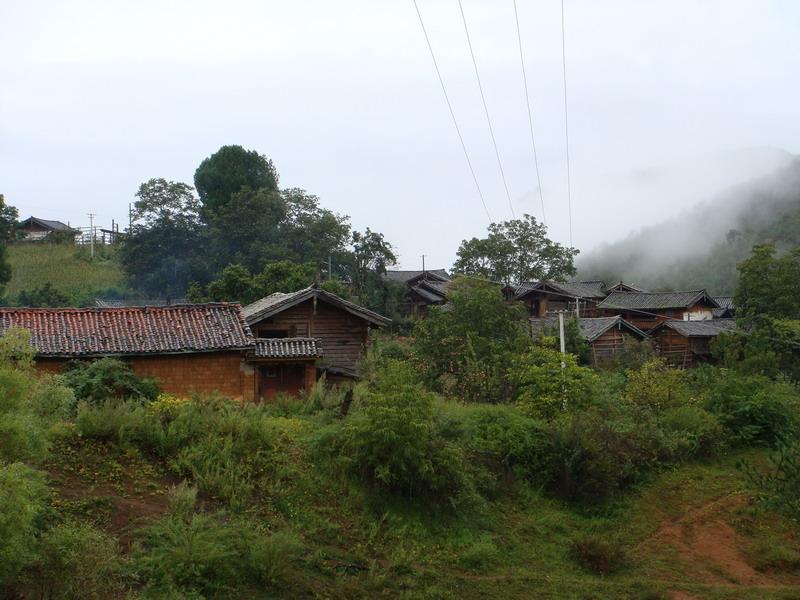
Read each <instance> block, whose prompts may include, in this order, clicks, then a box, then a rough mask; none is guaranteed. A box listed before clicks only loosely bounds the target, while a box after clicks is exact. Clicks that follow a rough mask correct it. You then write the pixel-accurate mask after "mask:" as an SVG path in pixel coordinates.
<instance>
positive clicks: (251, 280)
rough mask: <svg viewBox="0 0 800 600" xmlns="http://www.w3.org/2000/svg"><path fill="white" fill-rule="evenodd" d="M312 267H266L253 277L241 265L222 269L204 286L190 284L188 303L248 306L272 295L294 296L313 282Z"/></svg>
mask: <svg viewBox="0 0 800 600" xmlns="http://www.w3.org/2000/svg"><path fill="white" fill-rule="evenodd" d="M314 275H315V269H314V266H313V265H309V264H297V263H293V262H291V261H288V260H282V261H276V262H272V263H267V264H266V265H265V266H264V269H263V270H262V271H261V273H257V274H255V275H254V274H253V273H251V272H250V270H249V269H248V268H247V267H245V266H242V265H239V264H233V265H228V266H227V267H225V268H224V269H223V270H222V272H221V273H220V276H219V277H218V278H217V279H215V280H214V281H212V282H210V283H209V284H208V285H207V286H205V287H203V286H202V285H200V284H198V283H193V284H192V285H191V286H190V287H189V299H190V300H192V301H193V302H240V303H242V304H249V303H250V302H254V301H256V300H258V299H259V298H263V297H264V296H269V295H270V294H274V293H275V292H295V291H297V290H301V289H303V288H305V287H308V286H309V285H311V284H312V283H313V282H314Z"/></svg>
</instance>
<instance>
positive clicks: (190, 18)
mask: <svg viewBox="0 0 800 600" xmlns="http://www.w3.org/2000/svg"><path fill="white" fill-rule="evenodd" d="M418 2H419V6H420V10H421V12H422V16H423V19H424V21H425V25H426V27H427V29H428V32H429V34H430V37H431V42H432V44H433V48H434V51H435V53H436V56H437V59H438V60H439V62H440V66H441V69H442V74H443V77H444V81H445V85H446V87H447V91H448V93H449V94H450V97H451V100H452V102H453V108H454V110H455V114H456V117H457V119H458V120H459V123H460V125H461V128H462V132H463V134H464V138H465V142H466V145H467V148H468V151H469V153H470V157H471V159H472V161H473V164H474V165H475V171H476V174H477V177H478V180H479V182H480V185H481V187H482V189H483V192H484V195H485V197H486V200H487V204H488V209H489V211H490V214H491V216H492V218H493V219H494V220H505V219H508V218H509V217H510V209H509V206H508V202H507V200H506V196H505V192H504V190H503V186H502V182H501V179H500V175H499V171H498V168H497V163H496V159H495V156H494V150H493V148H492V145H491V139H490V137H489V131H488V128H487V124H486V120H485V117H484V113H483V107H482V105H481V101H480V96H479V93H478V88H477V84H476V81H475V76H474V71H473V66H472V62H471V59H470V55H469V50H468V47H467V42H466V37H465V34H464V27H463V24H462V22H461V15H460V13H459V8H458V3H457V1H456V0H418ZM463 6H464V11H465V14H466V18H467V22H468V25H469V27H470V34H471V36H472V43H473V47H474V50H475V55H476V59H477V63H478V67H479V69H480V74H481V78H482V81H483V86H484V91H485V93H486V100H487V103H488V106H489V111H490V114H491V117H492V119H493V124H494V127H495V134H496V138H497V142H498V146H499V151H500V155H501V158H502V160H503V166H504V168H505V172H506V176H507V180H508V185H509V188H510V191H511V196H512V200H513V206H514V209H515V211H516V213H517V215H519V214H522V213H524V212H528V213H531V214H533V215H535V216H536V217H537V218H541V216H542V211H541V208H540V203H539V196H538V192H537V187H536V175H535V171H534V167H533V158H532V152H531V144H530V136H529V132H528V121H527V112H526V108H525V97H524V90H523V84H522V74H521V70H520V62H519V47H518V45H517V37H516V28H515V24H514V11H513V4H512V1H511V0H494V1H492V2H489V1H488V0H485V1H478V0H463ZM518 8H519V16H520V25H521V29H522V38H523V47H524V53H525V54H524V55H525V60H526V67H527V71H528V83H529V87H530V92H531V99H532V102H533V110H534V126H535V133H536V144H537V149H538V151H539V166H540V172H541V181H542V194H543V198H544V203H545V211H546V217H547V223H548V225H549V226H550V230H551V234H552V236H553V237H554V238H555V239H557V240H558V241H561V242H563V243H567V242H568V241H569V224H568V217H567V215H568V210H567V203H566V190H567V180H566V168H565V167H566V162H565V156H566V154H565V144H564V105H563V102H564V99H563V87H562V86H563V81H562V72H561V29H560V27H561V12H560V3H559V1H558V0H535V1H534V0H518ZM798 39H800V3H798V2H794V1H792V0H786V1H784V2H768V1H763V0H752V1H751V2H742V1H735V0H719V1H713V2H712V1H707V2H706V1H702V0H687V1H685V2H680V1H676V0H663V1H648V2H645V1H641V0H631V1H628V2H617V1H611V0H604V1H602V2H598V1H596V0H586V1H581V0H566V61H567V82H568V94H569V124H570V147H571V158H572V163H571V167H572V190H573V203H572V213H573V232H574V235H573V241H574V245H575V246H576V247H578V248H580V249H582V250H583V251H584V252H586V251H589V250H591V249H592V248H593V247H596V246H597V245H598V244H600V243H602V242H608V241H613V240H615V239H618V238H621V237H624V236H625V235H626V234H627V233H628V232H629V231H631V230H634V229H638V228H639V227H641V226H642V225H648V224H652V223H654V222H656V221H658V220H661V219H663V218H665V217H668V216H671V215H673V214H676V213H678V212H680V211H683V210H686V209H687V208H688V207H689V206H691V205H692V204H693V203H695V202H696V201H698V200H700V199H703V198H705V197H708V196H709V195H710V194H712V193H713V192H714V191H715V190H716V189H718V188H719V187H721V186H723V185H725V184H727V183H733V182H736V181H739V180H742V179H745V178H747V177H749V176H750V175H752V174H758V173H760V172H764V171H766V170H768V169H770V168H771V167H772V166H774V163H775V161H779V160H780V159H781V155H780V153H778V152H774V151H772V150H763V149H765V148H766V149H782V150H786V151H788V152H791V153H798V152H800V119H798V107H800V76H798V74H800V51H798ZM224 144H241V145H243V146H244V147H246V148H248V149H255V150H258V151H259V152H261V153H263V154H266V155H267V156H269V157H270V158H272V159H273V160H274V162H275V164H276V166H277V168H278V170H279V173H280V182H281V185H282V186H283V187H302V188H305V189H306V190H308V191H309V192H311V193H314V194H317V195H319V196H320V197H321V199H322V203H323V205H324V206H326V207H327V208H330V209H332V210H335V211H337V212H340V213H344V214H348V215H350V216H351V218H352V224H353V226H354V227H355V228H358V229H363V228H365V227H367V226H368V227H371V228H372V229H374V230H378V231H381V232H383V233H385V234H386V236H387V238H388V239H389V240H390V241H391V242H393V243H394V244H395V245H396V247H397V249H398V250H399V252H400V255H401V262H402V265H403V266H404V267H406V268H418V265H419V263H420V258H419V255H421V254H423V253H424V254H426V255H427V257H428V258H427V260H426V262H427V266H428V267H436V266H449V265H450V263H451V262H452V260H453V259H454V256H455V251H456V249H457V247H458V244H459V243H460V241H461V240H462V239H464V238H466V237H472V236H475V235H481V234H482V233H483V232H484V230H485V227H486V224H487V218H486V214H485V213H484V211H483V208H482V207H481V204H480V199H479V197H478V195H477V192H476V190H475V186H474V183H473V181H472V179H471V176H470V174H469V170H468V168H467V166H466V162H465V160H464V156H463V153H462V151H461V148H460V146H459V143H458V138H457V136H456V133H455V130H454V128H453V124H452V122H451V120H450V116H449V113H448V111H447V106H446V104H445V102H444V99H443V96H442V92H441V89H440V87H439V83H438V80H437V79H436V73H435V71H434V68H433V64H432V62H431V58H430V55H429V53H428V49H427V46H426V45H425V40H424V37H423V35H422V30H421V28H420V24H419V21H418V20H417V14H416V12H415V10H414V5H413V3H412V0H386V1H383V0H369V1H367V0H363V1H362V0H358V1H356V0H340V1H338V2H330V1H329V2H313V1H303V0H295V1H292V2H288V1H282V2H277V1H273V2H268V1H252V2H246V1H235V0H229V1H227V2H224V3H223V2H203V1H198V0H191V1H186V2H183V1H168V0H159V1H146V0H139V1H137V2H129V1H125V2H123V1H119V2H114V1H109V0H104V1H94V2H90V1H80V0H75V1H64V0H59V1H51V2H47V1H35V0H26V1H25V2H17V1H13V0H0V193H4V194H5V196H6V200H7V201H8V202H9V203H11V204H13V205H15V206H17V207H18V208H19V209H20V213H21V216H23V217H26V216H28V215H30V214H33V215H36V216H39V217H43V218H52V219H59V220H63V221H70V223H71V224H72V225H86V224H88V219H87V217H86V213H88V212H90V211H91V212H95V213H97V215H98V221H99V223H100V224H101V225H103V226H109V225H110V223H111V220H112V219H117V220H121V221H123V222H124V221H125V219H126V215H127V206H128V203H129V202H131V201H133V199H134V198H133V194H134V193H135V191H136V189H137V187H138V185H139V184H140V183H141V182H143V181H146V180H147V179H149V178H152V177H165V178H168V179H173V180H179V181H185V182H188V183H192V176H193V174H194V170H195V168H196V167H197V165H198V164H199V163H200V161H201V160H202V159H203V158H205V157H206V156H208V155H210V154H211V153H213V152H214V151H215V150H217V149H218V148H219V147H220V146H221V145H224Z"/></svg>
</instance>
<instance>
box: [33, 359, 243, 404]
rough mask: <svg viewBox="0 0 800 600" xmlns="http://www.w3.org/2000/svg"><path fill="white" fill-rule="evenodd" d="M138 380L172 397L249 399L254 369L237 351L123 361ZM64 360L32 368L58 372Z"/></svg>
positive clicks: (38, 361)
mask: <svg viewBox="0 0 800 600" xmlns="http://www.w3.org/2000/svg"><path fill="white" fill-rule="evenodd" d="M123 360H125V361H126V362H127V363H129V364H130V365H131V366H132V367H133V370H134V371H135V372H136V373H137V374H138V375H141V376H142V377H152V378H154V379H156V380H157V381H158V383H159V386H160V387H161V391H163V392H166V393H168V394H174V395H176V396H188V395H190V394H191V393H193V392H197V393H198V394H203V395H205V394H211V393H215V392H216V393H219V394H222V395H223V396H227V397H229V398H236V399H241V400H253V396H254V391H255V369H254V368H253V365H250V364H247V363H245V362H244V356H243V354H242V353H240V352H207V353H197V354H163V355H159V356H132V357H128V358H125V359H123ZM65 362H66V361H65V360H61V359H40V360H37V361H36V367H37V368H38V369H40V370H43V371H48V372H58V371H60V370H61V369H62V368H63V366H64V363H65Z"/></svg>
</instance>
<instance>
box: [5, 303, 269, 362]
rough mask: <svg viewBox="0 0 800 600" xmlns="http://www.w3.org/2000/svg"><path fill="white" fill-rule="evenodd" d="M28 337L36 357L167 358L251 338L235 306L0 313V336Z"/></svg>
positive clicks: (244, 343) (246, 343)
mask: <svg viewBox="0 0 800 600" xmlns="http://www.w3.org/2000/svg"><path fill="white" fill-rule="evenodd" d="M12 327H21V328H24V329H27V330H29V331H30V332H31V344H32V345H33V347H34V348H35V349H36V351H37V353H38V354H39V355H40V356H52V357H79V356H105V355H133V354H167V353H179V352H209V351H215V350H235V349H245V348H249V347H251V346H252V343H253V338H252V335H251V333H250V329H249V327H247V324H246V323H245V320H244V315H243V313H242V307H241V306H239V305H238V304H228V303H214V304H193V305H185V306H165V307H152V306H146V307H129V308H0V334H2V333H4V332H5V331H7V330H8V329H10V328H12Z"/></svg>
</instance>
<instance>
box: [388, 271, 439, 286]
mask: <svg viewBox="0 0 800 600" xmlns="http://www.w3.org/2000/svg"><path fill="white" fill-rule="evenodd" d="M423 274H424V275H430V276H431V279H439V280H440V281H450V275H448V274H447V271H445V270H444V269H426V270H425V271H386V279H388V280H390V281H396V282H398V283H406V282H408V281H411V280H412V279H416V278H417V277H420V276H422V275H423Z"/></svg>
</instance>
